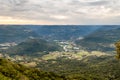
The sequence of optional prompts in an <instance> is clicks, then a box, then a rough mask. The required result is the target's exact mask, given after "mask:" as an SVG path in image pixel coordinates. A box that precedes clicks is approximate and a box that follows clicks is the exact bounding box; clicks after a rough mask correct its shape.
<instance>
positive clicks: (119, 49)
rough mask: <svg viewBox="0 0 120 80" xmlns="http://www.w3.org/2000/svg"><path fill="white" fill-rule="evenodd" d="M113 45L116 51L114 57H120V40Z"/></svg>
mask: <svg viewBox="0 0 120 80" xmlns="http://www.w3.org/2000/svg"><path fill="white" fill-rule="evenodd" d="M115 46H116V51H117V55H116V58H117V59H120V41H119V42H117V43H115Z"/></svg>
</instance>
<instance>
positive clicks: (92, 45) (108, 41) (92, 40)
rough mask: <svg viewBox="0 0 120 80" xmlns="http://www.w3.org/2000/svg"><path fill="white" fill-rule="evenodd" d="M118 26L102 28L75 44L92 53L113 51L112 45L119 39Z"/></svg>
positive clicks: (119, 30) (119, 29)
mask: <svg viewBox="0 0 120 80" xmlns="http://www.w3.org/2000/svg"><path fill="white" fill-rule="evenodd" d="M119 34H120V26H104V27H102V28H100V29H99V30H97V31H95V32H94V33H92V34H90V35H88V36H86V37H85V38H84V39H82V40H76V44H77V45H79V46H82V48H83V49H86V50H89V51H92V50H98V51H113V50H114V43H115V42H116V41H118V40H119V39H120V36H119Z"/></svg>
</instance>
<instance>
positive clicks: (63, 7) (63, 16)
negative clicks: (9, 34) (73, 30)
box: [0, 0, 120, 24]
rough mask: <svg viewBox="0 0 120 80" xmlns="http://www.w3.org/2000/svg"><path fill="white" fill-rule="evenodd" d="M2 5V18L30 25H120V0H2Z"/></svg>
mask: <svg viewBox="0 0 120 80" xmlns="http://www.w3.org/2000/svg"><path fill="white" fill-rule="evenodd" d="M0 4H1V5H0V16H4V17H10V18H12V19H16V20H18V21H19V20H22V21H24V20H25V21H26V20H27V22H28V23H32V22H31V21H36V23H39V22H42V21H43V22H46V23H43V24H51V23H53V24H102V23H103V24H120V19H119V18H118V17H120V0H0ZM0 19H1V20H2V18H0ZM116 20H117V21H116ZM16 22H17V21H16ZM40 24H42V23H40Z"/></svg>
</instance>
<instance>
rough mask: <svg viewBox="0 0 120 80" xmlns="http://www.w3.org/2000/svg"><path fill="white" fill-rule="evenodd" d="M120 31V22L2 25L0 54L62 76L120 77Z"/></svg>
mask: <svg viewBox="0 0 120 80" xmlns="http://www.w3.org/2000/svg"><path fill="white" fill-rule="evenodd" d="M119 34H120V26H115V25H111V26H107V25H106V26H104V25H103V26H102V25H101V26H61V25H59V26H42V25H41V26H37V25H36V26H35V25H28V26H24V25H23V26H16V25H13V26H12V25H11V26H7V25H6V26H2V25H1V26H0V57H1V58H4V59H7V60H10V61H12V62H14V63H17V64H20V65H23V66H25V67H30V68H34V69H40V70H43V71H45V72H53V73H54V74H56V75H55V76H57V78H60V80H119V79H120V77H119V76H120V75H119V70H120V64H119V60H117V59H116V58H115V55H116V50H115V43H116V42H117V41H119V40H120V37H119ZM38 72H39V71H38ZM0 74H1V73H0ZM54 74H53V75H54ZM26 75H28V74H26ZM26 75H25V76H26ZM50 75H51V74H50ZM53 75H51V76H53ZM47 76H48V75H47ZM61 76H62V77H61ZM86 76H87V77H86ZM25 78H26V79H27V78H29V77H28V76H27V77H25ZM48 78H50V77H48ZM26 79H25V80H26ZM31 79H32V78H31ZM39 79H40V78H39ZM39 79H36V80H39ZM28 80H29V79H28ZM43 80H45V79H43ZM50 80H55V78H54V79H50Z"/></svg>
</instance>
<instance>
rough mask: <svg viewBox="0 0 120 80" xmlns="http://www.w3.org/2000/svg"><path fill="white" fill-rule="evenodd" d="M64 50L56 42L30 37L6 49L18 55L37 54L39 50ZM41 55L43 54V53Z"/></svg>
mask: <svg viewBox="0 0 120 80" xmlns="http://www.w3.org/2000/svg"><path fill="white" fill-rule="evenodd" d="M62 50H63V49H62V48H61V47H60V46H58V45H57V44H56V43H52V42H47V41H45V40H42V39H28V40H26V41H24V42H21V43H20V44H18V45H16V46H14V47H11V48H9V49H7V50H5V51H6V53H8V54H9V53H10V54H16V55H35V54H37V53H39V52H52V51H62ZM39 55H42V53H41V54H39Z"/></svg>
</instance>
